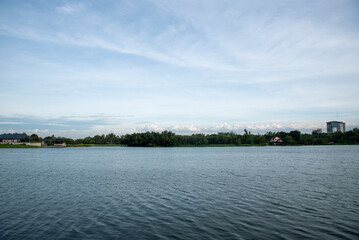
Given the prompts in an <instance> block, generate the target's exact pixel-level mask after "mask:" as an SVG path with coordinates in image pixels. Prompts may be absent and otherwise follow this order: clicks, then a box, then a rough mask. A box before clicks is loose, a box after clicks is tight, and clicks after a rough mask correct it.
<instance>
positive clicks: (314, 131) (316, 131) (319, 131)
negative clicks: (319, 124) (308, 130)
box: [312, 128, 323, 134]
mask: <svg viewBox="0 0 359 240" xmlns="http://www.w3.org/2000/svg"><path fill="white" fill-rule="evenodd" d="M319 133H323V130H322V129H321V128H318V129H316V130H313V131H312V134H319Z"/></svg>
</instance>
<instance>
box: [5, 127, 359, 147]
mask: <svg viewBox="0 0 359 240" xmlns="http://www.w3.org/2000/svg"><path fill="white" fill-rule="evenodd" d="M54 137H55V136H48V137H45V138H44V139H40V138H39V137H38V136H37V135H36V134H33V135H31V137H30V139H32V140H33V141H43V142H46V143H48V144H50V145H51V139H54ZM274 138H277V139H280V141H277V142H276V141H273V139H274ZM63 139H64V142H65V143H66V146H68V147H93V146H133V147H199V146H203V147H223V146H266V145H285V146H288V145H329V144H359V129H357V128H355V129H353V130H350V131H347V132H344V133H342V132H336V133H313V134H308V133H301V132H300V131H298V130H295V131H290V132H283V131H281V132H267V133H265V134H252V133H251V132H249V131H247V130H244V134H237V133H234V132H221V133H217V134H201V133H199V134H192V135H177V134H175V133H173V132H170V131H163V132H161V133H159V132H145V133H133V134H126V135H123V136H118V135H116V134H114V133H110V134H106V135H105V134H102V135H96V136H94V137H85V138H83V139H82V138H80V139H71V138H63ZM0 148H34V146H25V145H21V144H18V145H11V144H0Z"/></svg>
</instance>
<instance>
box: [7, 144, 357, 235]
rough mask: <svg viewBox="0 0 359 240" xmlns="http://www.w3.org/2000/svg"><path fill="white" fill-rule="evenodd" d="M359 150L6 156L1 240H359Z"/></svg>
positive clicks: (28, 152) (77, 151)
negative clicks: (358, 239)
mask: <svg viewBox="0 0 359 240" xmlns="http://www.w3.org/2000/svg"><path fill="white" fill-rule="evenodd" d="M358 156H359V146H315V147H239V148H235V147H233V148H232V147H227V148H66V149H0V190H1V191H0V206H1V210H0V223H1V224H0V238H1V239H25V238H26V239H48V238H51V239H297V238H304V239H357V238H358V237H359V227H358V226H359V188H358V185H359V162H358V159H357V158H358Z"/></svg>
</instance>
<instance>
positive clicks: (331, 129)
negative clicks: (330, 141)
mask: <svg viewBox="0 0 359 240" xmlns="http://www.w3.org/2000/svg"><path fill="white" fill-rule="evenodd" d="M335 132H345V122H339V121H331V122H327V133H335Z"/></svg>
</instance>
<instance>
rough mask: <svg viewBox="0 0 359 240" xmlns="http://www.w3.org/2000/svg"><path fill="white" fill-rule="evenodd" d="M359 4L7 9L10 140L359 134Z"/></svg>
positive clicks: (7, 5) (156, 3) (160, 0)
mask: <svg viewBox="0 0 359 240" xmlns="http://www.w3.org/2000/svg"><path fill="white" fill-rule="evenodd" d="M358 90H359V1H357V0H316V1H313V0H302V1H297V0H295V1H294V0H283V1H282V0H268V1H262V0H260V1H259V0H258V1H256V0H254V1H247V0H236V1H234V0H233V1H227V0H218V1H217V0H182V1H176V0H173V1H167V0H136V1H122V0H113V1H112V0H106V1H98V0H96V1H91V0H86V1H81V0H78V1H70V0H68V1H59V0H54V1H45V0H43V1H41V0H34V1H25V0H24V1H22V0H16V1H13V0H1V1H0V133H11V132H26V133H28V134H32V133H36V134H38V135H39V136H42V137H45V136H48V135H52V134H54V135H55V136H64V137H72V138H81V137H85V136H94V135H96V134H107V133H110V132H113V133H115V134H118V135H123V134H127V133H134V132H145V131H164V130H169V131H173V132H175V133H177V134H193V133H217V132H229V131H233V132H236V133H240V134H242V133H243V130H244V129H247V130H249V131H251V132H252V133H255V134H256V133H265V132H268V131H274V132H276V131H291V130H300V131H302V132H311V131H312V130H313V129H317V128H323V130H324V131H325V130H326V122H327V121H332V120H340V121H345V122H346V127H347V129H352V128H355V127H359V94H358Z"/></svg>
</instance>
